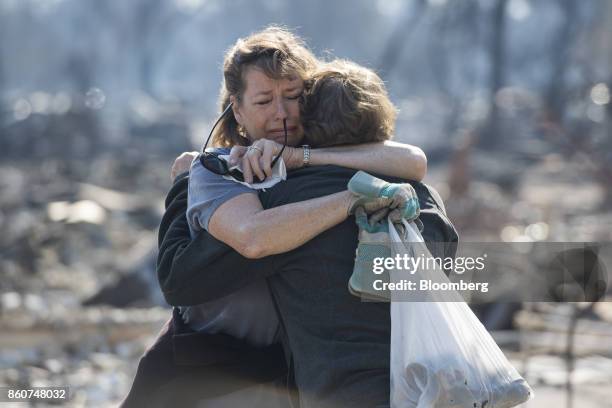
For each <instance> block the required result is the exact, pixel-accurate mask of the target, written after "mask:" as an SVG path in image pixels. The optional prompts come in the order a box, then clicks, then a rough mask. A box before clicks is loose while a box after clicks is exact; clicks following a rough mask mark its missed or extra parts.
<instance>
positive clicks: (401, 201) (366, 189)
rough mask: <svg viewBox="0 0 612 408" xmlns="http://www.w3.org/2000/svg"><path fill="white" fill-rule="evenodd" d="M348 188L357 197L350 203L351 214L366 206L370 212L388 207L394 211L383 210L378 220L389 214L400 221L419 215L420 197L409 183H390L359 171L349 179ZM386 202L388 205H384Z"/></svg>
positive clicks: (365, 208) (366, 210)
mask: <svg viewBox="0 0 612 408" xmlns="http://www.w3.org/2000/svg"><path fill="white" fill-rule="evenodd" d="M348 190H349V191H350V192H351V193H352V194H353V195H354V197H355V198H354V200H353V201H351V203H350V205H349V208H348V213H349V215H352V214H354V213H355V210H356V209H357V208H358V207H364V210H365V212H366V213H368V214H369V213H372V212H375V211H377V210H382V209H383V208H385V207H387V208H389V209H391V210H392V211H390V213H389V214H386V213H384V215H382V214H383V212H380V213H378V215H377V217H376V221H378V220H380V219H381V218H382V217H384V216H387V215H388V216H390V217H392V221H394V220H396V221H400V220H401V219H402V218H403V219H405V220H407V221H411V220H414V219H415V218H417V217H418V216H419V213H420V206H419V199H418V197H417V194H416V191H414V188H413V187H412V186H411V185H410V184H408V183H404V184H397V183H389V182H387V181H385V180H381V179H379V178H376V177H374V176H372V175H370V174H368V173H366V172H364V171H358V172H357V173H355V175H354V176H353V177H352V178H351V179H350V180H349V182H348ZM384 203H388V205H386V206H383V205H382V204H384ZM395 210H397V211H395Z"/></svg>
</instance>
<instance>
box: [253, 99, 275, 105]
mask: <svg viewBox="0 0 612 408" xmlns="http://www.w3.org/2000/svg"><path fill="white" fill-rule="evenodd" d="M270 102H272V100H271V99H270V100H265V101H257V102H255V105H267V104H269V103H270Z"/></svg>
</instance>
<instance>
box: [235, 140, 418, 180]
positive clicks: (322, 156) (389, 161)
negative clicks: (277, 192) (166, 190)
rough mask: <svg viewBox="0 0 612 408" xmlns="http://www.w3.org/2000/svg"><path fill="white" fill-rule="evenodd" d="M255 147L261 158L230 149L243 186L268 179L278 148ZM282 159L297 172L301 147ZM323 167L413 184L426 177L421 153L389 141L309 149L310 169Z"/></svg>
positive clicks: (264, 142) (263, 143)
mask: <svg viewBox="0 0 612 408" xmlns="http://www.w3.org/2000/svg"><path fill="white" fill-rule="evenodd" d="M257 143H258V146H259V147H260V149H261V150H262V152H263V154H261V156H259V155H257V154H255V155H249V154H246V152H247V148H246V147H244V146H236V147H234V148H233V149H232V152H231V154H230V162H231V163H236V162H238V161H242V168H243V171H244V175H245V179H246V180H247V182H251V181H252V175H253V174H255V175H257V176H258V177H259V178H260V179H263V178H265V177H266V176H270V175H271V173H272V170H271V168H270V162H271V161H272V157H273V156H274V155H276V154H277V153H278V152H279V151H280V150H281V148H282V145H281V144H279V143H277V142H275V141H273V140H266V139H260V140H258V141H257ZM283 159H284V161H285V164H286V166H287V168H288V169H298V168H300V167H302V166H303V159H304V151H303V149H302V148H301V147H289V146H286V147H285V150H284V153H283ZM327 164H331V165H336V166H342V167H347V168H351V169H355V170H363V171H365V172H368V173H376V174H382V175H385V176H391V177H399V178H402V179H406V180H414V181H421V180H423V178H425V174H426V173H427V157H426V156H425V153H424V152H423V150H421V149H420V148H418V147H416V146H412V145H409V144H405V143H397V142H392V141H385V142H380V143H365V144H357V145H344V146H333V147H322V148H318V149H311V152H310V165H313V166H316V165H327Z"/></svg>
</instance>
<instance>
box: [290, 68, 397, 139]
mask: <svg viewBox="0 0 612 408" xmlns="http://www.w3.org/2000/svg"><path fill="white" fill-rule="evenodd" d="M396 117H397V110H396V108H395V106H394V105H393V103H392V102H391V100H390V99H389V96H388V94H387V90H386V88H385V84H384V83H383V81H382V79H380V77H379V76H378V75H376V73H375V72H374V71H372V70H370V69H368V68H365V67H362V66H360V65H358V64H355V63H353V62H350V61H347V60H341V59H338V60H334V61H331V62H329V63H327V64H325V65H322V66H321V67H320V69H318V70H317V71H316V72H314V73H313V75H312V77H311V79H310V80H309V81H308V83H307V89H306V92H305V94H304V100H303V105H302V124H303V126H304V137H305V142H306V143H308V144H310V145H312V146H313V147H322V146H330V145H340V144H356V143H368V142H380V141H383V140H388V139H390V138H391V137H392V135H393V132H394V131H395V119H396Z"/></svg>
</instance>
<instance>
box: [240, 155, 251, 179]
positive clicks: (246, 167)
mask: <svg viewBox="0 0 612 408" xmlns="http://www.w3.org/2000/svg"><path fill="white" fill-rule="evenodd" d="M242 174H243V175H244V181H245V182H247V183H249V184H251V183H252V182H253V170H251V162H250V161H249V155H248V154H245V155H244V156H242Z"/></svg>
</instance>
